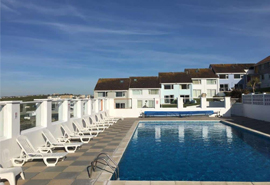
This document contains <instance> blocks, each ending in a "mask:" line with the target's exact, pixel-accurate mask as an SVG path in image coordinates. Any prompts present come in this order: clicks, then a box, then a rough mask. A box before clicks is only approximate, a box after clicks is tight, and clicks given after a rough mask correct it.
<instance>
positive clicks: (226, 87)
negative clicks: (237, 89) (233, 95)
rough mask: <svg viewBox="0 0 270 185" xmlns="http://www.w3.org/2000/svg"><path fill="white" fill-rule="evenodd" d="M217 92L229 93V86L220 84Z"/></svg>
mask: <svg viewBox="0 0 270 185" xmlns="http://www.w3.org/2000/svg"><path fill="white" fill-rule="evenodd" d="M219 87H220V88H219V90H220V91H229V85H228V84H220V85H219Z"/></svg>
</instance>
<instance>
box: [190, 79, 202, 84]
mask: <svg viewBox="0 0 270 185" xmlns="http://www.w3.org/2000/svg"><path fill="white" fill-rule="evenodd" d="M192 83H193V84H201V80H192Z"/></svg>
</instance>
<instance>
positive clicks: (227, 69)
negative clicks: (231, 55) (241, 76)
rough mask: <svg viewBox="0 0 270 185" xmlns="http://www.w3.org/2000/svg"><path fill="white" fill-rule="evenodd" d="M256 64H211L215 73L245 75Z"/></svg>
mask: <svg viewBox="0 0 270 185" xmlns="http://www.w3.org/2000/svg"><path fill="white" fill-rule="evenodd" d="M254 65H255V64H250V63H249V64H210V67H212V69H213V70H214V72H215V73H244V72H245V69H250V68H252V67H253V66H254Z"/></svg>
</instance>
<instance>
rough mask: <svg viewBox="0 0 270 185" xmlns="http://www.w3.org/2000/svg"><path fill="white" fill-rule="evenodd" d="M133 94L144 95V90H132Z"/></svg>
mask: <svg viewBox="0 0 270 185" xmlns="http://www.w3.org/2000/svg"><path fill="white" fill-rule="evenodd" d="M132 94H133V95H142V90H141V89H139V90H132Z"/></svg>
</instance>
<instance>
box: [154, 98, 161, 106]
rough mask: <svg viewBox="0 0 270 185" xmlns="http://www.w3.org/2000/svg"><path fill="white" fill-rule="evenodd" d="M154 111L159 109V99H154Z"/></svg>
mask: <svg viewBox="0 0 270 185" xmlns="http://www.w3.org/2000/svg"><path fill="white" fill-rule="evenodd" d="M154 101H155V109H160V99H159V98H155V99H154Z"/></svg>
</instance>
